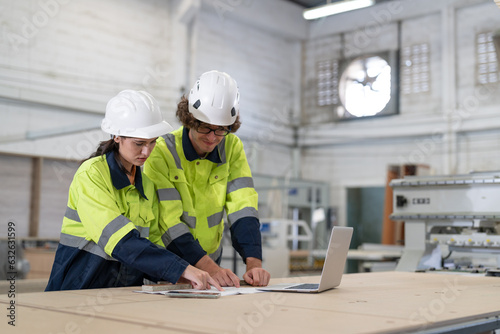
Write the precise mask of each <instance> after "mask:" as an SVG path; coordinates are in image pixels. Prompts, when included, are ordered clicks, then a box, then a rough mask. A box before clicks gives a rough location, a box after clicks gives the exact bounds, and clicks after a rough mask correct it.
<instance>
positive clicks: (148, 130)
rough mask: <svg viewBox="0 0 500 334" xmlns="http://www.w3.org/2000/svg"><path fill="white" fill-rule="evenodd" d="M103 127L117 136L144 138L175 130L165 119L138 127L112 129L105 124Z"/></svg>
mask: <svg viewBox="0 0 500 334" xmlns="http://www.w3.org/2000/svg"><path fill="white" fill-rule="evenodd" d="M103 125H104V124H103ZM101 129H102V130H103V131H104V132H106V133H109V134H111V135H115V136H123V137H132V138H143V139H151V138H156V137H160V136H163V135H165V134H167V133H169V132H170V131H172V130H173V128H172V126H171V125H170V124H169V123H167V122H165V121H162V122H160V123H157V124H154V125H151V126H148V127H144V128H138V129H112V128H109V127H108V128H105V127H104V126H101Z"/></svg>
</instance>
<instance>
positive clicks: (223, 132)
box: [196, 125, 231, 137]
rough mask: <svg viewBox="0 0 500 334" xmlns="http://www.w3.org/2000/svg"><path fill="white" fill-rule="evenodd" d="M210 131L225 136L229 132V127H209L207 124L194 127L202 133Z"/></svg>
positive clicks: (205, 133) (206, 133)
mask: <svg viewBox="0 0 500 334" xmlns="http://www.w3.org/2000/svg"><path fill="white" fill-rule="evenodd" d="M212 131H213V133H214V134H215V135H216V136H219V137H224V136H227V135H228V134H229V133H230V132H231V127H229V129H226V128H217V129H210V128H209V127H207V126H203V125H202V126H198V127H197V128H196V132H198V133H201V134H204V135H208V134H209V133H210V132H212Z"/></svg>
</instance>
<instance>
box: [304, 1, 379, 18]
mask: <svg viewBox="0 0 500 334" xmlns="http://www.w3.org/2000/svg"><path fill="white" fill-rule="evenodd" d="M374 4H375V0H343V1H337V2H329V3H327V4H326V5H323V6H318V7H313V8H309V9H306V10H304V13H303V16H304V18H305V19H306V20H314V19H318V18H320V17H325V16H330V15H334V14H339V13H343V12H348V11H350V10H354V9H360V8H364V7H369V6H372V5H374Z"/></svg>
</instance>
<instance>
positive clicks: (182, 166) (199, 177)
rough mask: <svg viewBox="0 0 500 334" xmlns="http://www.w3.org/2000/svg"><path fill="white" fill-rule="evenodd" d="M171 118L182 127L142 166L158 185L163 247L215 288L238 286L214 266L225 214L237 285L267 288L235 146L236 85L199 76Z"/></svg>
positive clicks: (248, 184) (244, 168)
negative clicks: (241, 270)
mask: <svg viewBox="0 0 500 334" xmlns="http://www.w3.org/2000/svg"><path fill="white" fill-rule="evenodd" d="M176 115H177V117H178V119H179V120H180V122H181V123H182V125H183V126H182V127H180V128H179V129H177V130H175V131H173V132H172V133H170V134H168V135H166V136H164V137H160V138H158V140H157V145H156V148H155V149H154V150H153V152H152V154H151V156H150V157H149V159H148V160H147V161H146V164H145V169H144V171H145V173H146V174H147V175H148V176H149V177H150V178H151V179H152V180H153V182H155V183H156V185H157V187H158V197H159V200H160V228H161V233H162V235H161V240H162V242H163V244H164V246H165V247H166V248H167V249H168V250H170V251H172V252H174V253H176V254H178V255H179V256H181V257H182V258H183V259H185V260H186V261H187V262H189V263H190V264H192V265H194V266H195V267H197V268H199V269H202V270H205V271H207V272H208V273H209V274H210V275H211V276H212V277H213V278H214V279H215V281H217V282H218V283H219V284H220V285H221V286H236V287H239V278H238V277H237V276H236V275H235V274H234V273H233V272H232V271H231V270H229V269H223V268H221V267H219V264H220V260H221V254H222V247H221V240H222V233H223V231H224V221H223V219H222V218H223V214H224V212H225V213H226V214H227V222H228V224H229V227H230V231H231V240H232V244H233V247H234V248H235V249H236V251H238V253H239V254H240V255H241V257H242V258H243V260H244V261H245V263H246V273H245V274H244V275H243V278H244V280H245V281H246V282H247V283H249V284H251V285H254V286H265V285H267V284H268V283H269V279H270V274H269V273H268V272H267V271H266V270H264V269H263V268H262V246H261V236H260V230H259V227H260V223H259V219H258V213H257V199H258V195H257V192H256V191H255V189H254V187H253V180H252V175H251V172H250V167H249V166H248V162H247V159H246V155H245V152H244V150H243V144H242V142H241V140H240V139H239V138H238V137H237V136H236V135H234V134H233V133H234V132H236V131H237V130H238V128H239V127H240V125H241V123H240V121H239V92H238V87H237V85H236V82H235V81H234V80H233V79H232V78H231V77H230V76H229V75H228V74H226V73H223V72H218V71H210V72H206V73H204V74H202V75H201V77H200V78H199V80H198V81H197V82H196V83H195V85H194V86H193V88H192V89H191V91H190V94H189V99H187V98H185V97H182V99H181V101H180V102H179V104H178V108H177V113H176Z"/></svg>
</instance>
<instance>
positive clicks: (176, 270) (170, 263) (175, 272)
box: [111, 230, 188, 283]
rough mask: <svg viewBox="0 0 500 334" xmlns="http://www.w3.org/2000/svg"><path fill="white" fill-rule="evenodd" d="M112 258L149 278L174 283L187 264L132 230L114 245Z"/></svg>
mask: <svg viewBox="0 0 500 334" xmlns="http://www.w3.org/2000/svg"><path fill="white" fill-rule="evenodd" d="M111 255H112V256H113V258H115V259H117V260H118V261H120V262H122V263H124V264H126V265H128V266H130V267H132V268H134V269H137V270H140V271H142V272H143V273H145V274H146V275H148V276H150V277H156V278H159V279H161V280H164V281H168V282H171V283H176V282H177V281H178V280H179V278H180V277H181V275H182V273H183V272H184V270H186V267H187V266H188V263H187V262H186V261H184V260H183V259H181V258H179V257H178V256H176V255H175V254H172V252H169V251H168V250H166V249H164V248H159V247H158V246H156V245H155V244H153V243H152V242H151V241H149V240H148V239H145V238H141V237H140V235H139V231H137V230H132V231H130V232H129V233H127V234H126V235H125V236H124V237H123V238H122V239H121V240H120V241H119V242H118V244H116V246H115V248H114V250H113V253H112V254H111Z"/></svg>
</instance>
